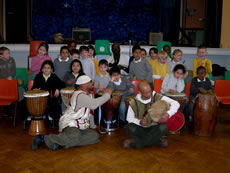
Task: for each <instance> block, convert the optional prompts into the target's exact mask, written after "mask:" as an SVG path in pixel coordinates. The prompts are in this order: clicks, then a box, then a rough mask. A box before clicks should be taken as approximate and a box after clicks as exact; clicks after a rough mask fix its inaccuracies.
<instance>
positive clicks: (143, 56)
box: [141, 48, 147, 58]
mask: <svg viewBox="0 0 230 173" xmlns="http://www.w3.org/2000/svg"><path fill="white" fill-rule="evenodd" d="M146 57H147V52H146V50H145V49H144V48H142V49H141V58H146Z"/></svg>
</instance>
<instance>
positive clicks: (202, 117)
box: [193, 94, 218, 136]
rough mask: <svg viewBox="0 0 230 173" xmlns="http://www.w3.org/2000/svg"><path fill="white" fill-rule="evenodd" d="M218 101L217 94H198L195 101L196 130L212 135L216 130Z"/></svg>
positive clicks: (202, 133) (198, 133)
mask: <svg viewBox="0 0 230 173" xmlns="http://www.w3.org/2000/svg"><path fill="white" fill-rule="evenodd" d="M217 106H218V101H217V99H216V95H215V94H198V95H197V97H196V99H195V103H194V111H193V116H194V132H195V134H196V135H198V136H211V135H212V134H213V132H214V130H215V125H216V116H217Z"/></svg>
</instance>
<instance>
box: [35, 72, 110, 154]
mask: <svg viewBox="0 0 230 173" xmlns="http://www.w3.org/2000/svg"><path fill="white" fill-rule="evenodd" d="M76 85H77V89H78V90H77V91H75V92H74V94H73V96H72V98H71V106H70V107H68V108H67V110H66V112H65V113H64V115H63V116H62V117H61V118H60V121H59V132H60V133H59V134H50V135H39V136H36V137H35V139H34V141H33V144H32V149H33V150H37V149H38V148H39V146H40V145H42V144H46V145H47V146H48V147H49V148H51V149H53V150H56V149H59V148H69V147H74V146H84V145H90V144H95V143H98V142H99V135H98V133H97V132H96V131H95V130H92V129H89V124H90V116H91V115H90V109H96V108H97V107H98V106H100V105H102V104H104V103H105V102H106V101H107V100H109V99H110V94H111V93H112V89H111V88H106V89H105V90H104V95H103V96H102V97H99V98H97V99H94V98H92V95H91V94H90V92H91V91H92V90H93V83H92V81H91V79H90V77H88V76H86V75H83V76H80V77H79V78H78V79H77V81H76Z"/></svg>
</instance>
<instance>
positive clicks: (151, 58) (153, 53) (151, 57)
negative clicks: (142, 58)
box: [148, 47, 158, 69]
mask: <svg viewBox="0 0 230 173" xmlns="http://www.w3.org/2000/svg"><path fill="white" fill-rule="evenodd" d="M157 53H158V50H157V48H155V47H152V48H150V49H149V59H148V62H149V64H150V65H151V67H152V69H153V64H154V61H156V60H157Z"/></svg>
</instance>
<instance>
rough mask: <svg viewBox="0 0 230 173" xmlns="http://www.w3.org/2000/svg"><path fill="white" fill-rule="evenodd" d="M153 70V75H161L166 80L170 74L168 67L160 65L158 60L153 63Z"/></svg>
mask: <svg viewBox="0 0 230 173" xmlns="http://www.w3.org/2000/svg"><path fill="white" fill-rule="evenodd" d="M152 68H153V75H159V76H161V77H162V78H164V77H165V76H166V75H167V74H168V73H169V69H168V65H167V64H166V63H165V64H160V63H159V62H158V60H156V61H154V60H153V62H152Z"/></svg>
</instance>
